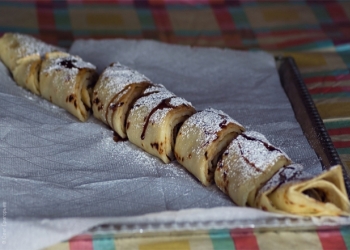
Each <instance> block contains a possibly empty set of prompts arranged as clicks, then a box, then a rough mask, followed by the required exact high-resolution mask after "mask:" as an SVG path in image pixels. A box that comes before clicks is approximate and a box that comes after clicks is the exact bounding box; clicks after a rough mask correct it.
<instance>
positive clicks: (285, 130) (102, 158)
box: [0, 40, 348, 249]
mask: <svg viewBox="0 0 350 250" xmlns="http://www.w3.org/2000/svg"><path fill="white" fill-rule="evenodd" d="M70 52H71V53H72V54H76V55H79V56H81V57H82V58H83V59H85V60H86V61H89V62H91V63H93V64H95V65H96V66H97V67H98V70H99V71H100V72H101V71H102V70H103V69H104V68H105V67H106V66H107V65H109V64H110V63H112V62H118V61H119V62H120V63H122V64H125V65H127V66H129V67H131V68H133V69H136V70H138V71H140V72H141V73H143V74H145V75H146V76H147V77H148V78H150V79H151V80H153V81H154V82H155V83H162V84H164V85H165V86H166V87H167V88H168V89H169V90H170V91H172V92H174V93H175V94H177V95H178V96H181V97H184V98H185V99H187V100H188V101H190V102H192V104H193V105H194V106H195V107H196V108H197V109H198V110H201V109H204V108H207V107H212V108H216V109H221V110H223V111H224V112H226V113H227V114H229V115H230V116H231V117H232V118H234V119H236V120H237V121H239V122H240V123H241V124H243V125H245V126H246V128H247V130H256V131H258V132H261V133H263V134H264V135H266V137H267V138H268V140H270V142H271V143H272V144H274V145H275V146H277V147H280V148H282V149H283V150H284V151H285V152H286V153H287V154H288V155H289V156H290V157H291V159H293V161H295V162H297V163H301V164H303V165H305V167H306V170H307V171H308V172H310V173H312V174H316V173H319V172H320V171H321V166H320V163H319V160H318V159H317V156H316V155H315V153H314V151H313V150H312V149H311V148H310V146H309V144H308V143H307V140H306V139H305V137H304V135H303V133H302V131H301V128H300V127H299V124H298V123H297V121H296V120H295V118H294V113H293V110H292V108H291V105H290V103H289V101H288V99H287V97H286V95H285V93H284V92H283V89H282V87H281V85H280V82H279V77H278V74H277V71H276V66H275V62H274V59H273V57H272V56H270V55H269V54H267V53H262V52H239V51H232V50H222V49H212V48H191V47H185V46H174V45H167V44H162V43H158V42H153V41H126V40H101V41H94V40H89V41H83V40H82V41H76V42H75V43H74V44H73V46H72V48H71V50H70ZM0 182H1V190H0V201H1V202H2V204H3V209H5V210H6V216H5V217H6V218H5V222H6V227H3V228H2V229H3V232H4V230H5V244H3V246H4V247H5V248H8V249H37V248H42V247H44V246H49V245H52V244H54V243H57V242H59V241H62V240H66V239H68V238H70V237H72V236H74V235H76V234H79V233H81V232H83V231H85V230H87V229H89V228H91V227H93V226H96V225H99V224H103V223H104V224H106V223H107V224H108V223H113V224H121V225H123V224H137V223H141V224H147V223H155V222H156V223H165V222H166V223H174V229H175V228H176V226H175V225H176V223H177V222H178V221H186V220H194V221H196V222H200V221H207V222H208V221H210V222H215V221H225V220H227V221H230V222H231V223H234V224H235V225H236V226H237V225H241V226H254V225H258V224H259V223H260V224H264V222H262V221H264V220H265V219H271V218H280V216H277V215H274V214H269V213H265V212H262V211H257V210H254V209H247V208H237V207H234V205H233V203H232V202H231V201H230V200H229V199H228V198H227V197H226V196H225V195H224V194H222V193H221V192H220V191H219V190H218V189H217V188H216V187H215V186H211V187H209V188H206V187H203V186H202V185H201V184H200V183H199V182H198V181H197V180H196V179H195V178H193V177H192V176H191V175H190V174H189V173H188V172H186V171H185V170H184V169H183V168H182V167H181V166H180V165H179V164H177V163H176V162H173V163H170V164H163V163H162V162H161V161H160V160H158V159H157V158H155V157H153V156H150V155H148V154H147V153H145V152H143V151H142V150H140V149H138V148H137V147H135V146H133V145H132V144H131V143H129V142H118V143H115V142H114V141H113V136H112V131H111V130H110V129H109V128H107V127H106V126H105V125H104V124H102V123H101V122H99V121H97V120H96V119H95V118H93V117H91V118H90V119H89V120H88V122H86V123H81V122H79V121H78V120H77V119H76V118H74V117H73V116H71V115H70V114H68V113H67V112H66V111H65V110H62V109H60V108H58V107H55V106H54V105H52V104H50V103H49V102H47V101H45V100H43V99H41V98H40V97H37V96H35V95H33V94H31V93H29V92H28V91H26V90H24V89H21V88H20V87H18V86H17V85H16V84H15V83H14V82H13V80H12V78H11V77H10V75H9V73H8V71H7V69H6V68H5V67H4V66H3V65H2V64H0ZM257 218H260V219H259V221H258V220H257ZM3 220H4V219H3ZM334 220H335V221H337V219H334ZM334 220H332V221H334ZM340 220H342V223H348V221H347V220H346V219H345V222H344V218H343V219H339V221H338V222H339V223H340ZM278 223H280V222H278ZM310 223H311V224H313V223H314V222H313V221H311V222H310ZM232 225H233V224H231V226H232Z"/></svg>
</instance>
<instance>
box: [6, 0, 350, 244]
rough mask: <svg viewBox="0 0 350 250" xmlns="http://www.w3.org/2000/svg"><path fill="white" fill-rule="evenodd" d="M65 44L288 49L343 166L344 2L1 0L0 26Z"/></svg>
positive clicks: (348, 93) (346, 100)
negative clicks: (114, 41) (136, 42)
mask: <svg viewBox="0 0 350 250" xmlns="http://www.w3.org/2000/svg"><path fill="white" fill-rule="evenodd" d="M7 31H11V32H15V31H16V32H22V33H28V34H32V35H34V36H37V37H38V38H40V39H42V40H45V41H46V42H49V43H53V44H57V45H61V46H66V47H68V46H70V44H71V43H72V41H73V40H74V39H78V38H114V37H118V38H120V37H123V38H133V39H135V38H136V39H142V38H146V39H155V40H160V41H163V42H167V43H176V44H187V45H193V46H216V47H229V48H233V49H244V50H266V51H270V52H271V53H273V54H275V55H286V56H293V57H294V59H295V60H296V62H297V65H298V67H299V69H300V71H301V74H302V76H303V79H304V81H305V83H306V85H307V87H308V89H309V91H310V94H311V95H312V97H313V100H314V102H315V104H316V107H317V108H318V111H319V113H320V115H321V117H322V118H323V121H324V123H325V125H326V127H327V129H328V132H329V134H330V136H331V138H332V141H333V143H334V145H335V147H336V148H337V150H338V153H339V155H340V157H341V159H342V161H343V164H344V166H345V167H346V169H347V171H348V174H350V72H349V68H350V1H309V0H304V1H296V2H287V1H273V2H262V1H229V0H226V1H225V0H217V1H214V0H199V1H191V0H148V1H139V0H134V1H130V0H128V1H127V0H124V1H123V0H119V1H118V0H113V1H106V0H105V1H90V0H61V1H50V0H42V1H0V34H1V33H4V32H7ZM279 244H282V245H283V247H284V248H291V249H292V248H293V249H306V248H307V249H311V248H317V249H319V248H323V249H350V231H349V229H348V228H345V229H339V230H333V231H311V232H302V233H298V232H266V233H258V232H255V233H254V232H252V233H245V234H240V233H235V232H230V231H220V232H216V231H213V232H208V233H206V234H203V235H201V236H198V235H197V236H188V237H186V236H183V237H153V238H147V237H146V238H132V239H113V237H109V238H108V237H107V238H103V239H98V238H96V239H95V238H93V237H92V238H90V239H86V238H84V239H82V238H79V237H78V238H75V239H72V240H70V241H69V242H65V243H61V244H59V245H56V246H54V247H51V248H50V249H72V250H73V249H74V250H76V249H126V248H128V249H129V248H130V249H137V248H138V249H180V248H181V249H197V248H198V249H265V248H268V249H273V248H274V247H277V246H281V245H279Z"/></svg>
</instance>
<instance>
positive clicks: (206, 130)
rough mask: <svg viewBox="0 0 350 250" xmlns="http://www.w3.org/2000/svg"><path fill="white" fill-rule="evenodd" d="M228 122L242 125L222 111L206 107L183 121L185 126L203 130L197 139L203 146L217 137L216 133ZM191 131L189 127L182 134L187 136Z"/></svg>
mask: <svg viewBox="0 0 350 250" xmlns="http://www.w3.org/2000/svg"><path fill="white" fill-rule="evenodd" d="M229 123H233V124H237V125H238V126H242V125H240V124H239V123H238V122H236V121H235V120H234V119H232V118H231V117H229V116H228V115H227V114H226V113H224V112H223V111H221V110H216V109H213V108H208V109H205V110H203V111H200V112H198V113H196V114H194V115H192V116H191V117H190V118H188V119H187V120H186V121H185V123H184V125H185V124H186V126H187V127H193V126H194V127H197V128H199V129H200V130H201V131H203V135H204V136H203V138H198V139H197V140H200V141H201V143H200V145H201V146H203V144H208V143H211V142H212V141H214V140H215V139H216V138H217V133H218V132H219V131H221V130H222V129H223V127H224V126H227V125H228V124H229ZM191 133H192V132H191V130H190V129H189V130H187V129H184V130H182V135H183V136H185V137H186V136H189V135H190V134H191Z"/></svg>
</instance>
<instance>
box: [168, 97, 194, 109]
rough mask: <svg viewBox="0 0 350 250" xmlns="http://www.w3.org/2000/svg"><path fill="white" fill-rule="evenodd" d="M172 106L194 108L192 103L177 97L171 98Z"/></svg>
mask: <svg viewBox="0 0 350 250" xmlns="http://www.w3.org/2000/svg"><path fill="white" fill-rule="evenodd" d="M170 105H171V106H174V107H178V106H181V105H187V106H192V103H190V102H188V101H186V100H185V99H183V98H181V97H175V98H171V100H170Z"/></svg>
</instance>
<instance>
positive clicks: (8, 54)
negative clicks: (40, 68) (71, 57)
mask: <svg viewBox="0 0 350 250" xmlns="http://www.w3.org/2000/svg"><path fill="white" fill-rule="evenodd" d="M60 50H62V49H60V48H58V47H55V46H52V45H49V44H46V43H44V42H42V41H40V40H38V39H36V38H34V37H32V36H29V35H24V34H18V33H5V34H4V35H3V36H2V37H1V38H0V59H1V60H2V61H3V62H4V64H5V65H6V66H7V67H8V68H9V69H10V71H11V72H13V70H14V69H15V68H16V66H17V64H18V63H19V62H18V60H19V59H22V58H25V57H27V56H31V55H36V56H39V57H35V58H37V59H38V58H39V59H40V57H42V56H44V55H45V54H46V53H48V52H52V51H60ZM31 60H34V58H33V57H32V58H31Z"/></svg>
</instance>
